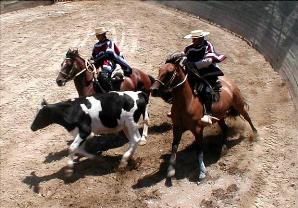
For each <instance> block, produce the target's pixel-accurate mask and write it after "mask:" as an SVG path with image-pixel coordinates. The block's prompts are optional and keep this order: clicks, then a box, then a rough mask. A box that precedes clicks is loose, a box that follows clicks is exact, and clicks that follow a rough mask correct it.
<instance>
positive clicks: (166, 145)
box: [0, 0, 298, 208]
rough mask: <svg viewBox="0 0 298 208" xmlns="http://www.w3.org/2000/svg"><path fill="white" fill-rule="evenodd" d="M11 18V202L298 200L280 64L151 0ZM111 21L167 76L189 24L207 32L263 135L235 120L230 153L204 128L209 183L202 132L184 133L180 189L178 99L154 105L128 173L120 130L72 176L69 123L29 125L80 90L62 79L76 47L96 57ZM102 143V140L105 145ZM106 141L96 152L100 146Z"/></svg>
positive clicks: (7, 107) (5, 125) (297, 149)
mask: <svg viewBox="0 0 298 208" xmlns="http://www.w3.org/2000/svg"><path fill="white" fill-rule="evenodd" d="M0 18H1V20H0V21H1V22H0V23H1V25H0V26H1V48H0V50H1V59H0V60H1V61H0V65H1V71H0V79H1V80H0V92H1V94H0V113H1V120H0V121H1V127H0V128H1V130H0V135H1V138H0V147H1V164H0V168H1V184H0V192H1V193H0V203H1V204H0V207H5V208H6V207H55V208H56V207H123V208H126V207H127V208H128V207H129V208H131V207H150V208H157V207H162V208H165V207H181V208H185V207H186V208H188V207H266V208H268V207H298V204H297V203H298V202H297V200H298V161H297V158H298V130H297V129H298V128H297V127H298V125H297V120H298V119H297V112H295V109H294V105H293V103H292V101H291V100H290V97H289V93H288V89H287V86H286V84H285V83H284V82H283V81H282V80H281V79H280V77H279V76H278V74H277V73H276V72H274V71H273V69H272V68H271V67H270V65H269V63H268V62H266V60H265V59H264V58H263V56H262V55H260V54H259V53H258V52H257V51H256V50H254V49H253V48H251V47H250V46H249V45H248V44H247V43H246V42H244V41H243V40H242V39H240V38H238V37H236V36H234V35H233V34H231V33H229V32H227V31H225V30H223V29H222V28H219V27H216V26H214V25H211V24H208V23H207V22H204V21H202V20H200V19H198V18H196V17H194V16H191V15H188V14H186V13H182V12H178V11H176V10H173V9H169V8H166V7H164V6H161V5H159V4H157V3H154V2H152V1H134V2H132V1H123V2H122V1H120V2H118V1H110V0H106V1H89V2H88V1H79V2H65V3H64V2H61V3H57V4H54V5H51V6H39V7H35V8H31V9H25V10H19V11H15V12H10V13H5V14H2V15H1V16H0ZM100 25H104V26H106V27H108V28H109V29H110V30H111V33H110V37H111V38H112V39H113V40H114V41H115V42H117V44H118V45H119V46H120V48H121V49H122V51H123V53H124V55H125V57H126V59H127V60H128V62H129V63H130V64H131V65H132V66H133V67H137V68H141V69H143V70H144V71H146V72H147V73H149V74H151V75H153V76H156V75H157V73H158V67H159V66H160V65H161V64H163V62H164V61H165V58H166V57H167V55H168V54H170V53H172V52H175V51H181V50H182V49H183V48H184V46H186V45H187V44H189V41H188V40H184V39H182V37H183V36H184V35H185V34H188V32H189V31H191V30H194V29H197V28H204V29H205V30H208V31H210V32H211V34H210V37H209V39H210V40H211V41H212V42H213V43H214V45H215V47H216V49H217V51H219V52H222V53H223V54H226V55H227V56H228V58H227V59H226V60H225V61H224V63H222V64H221V67H222V69H223V71H224V72H225V74H226V75H228V76H230V77H231V78H232V79H234V80H235V82H236V83H237V84H238V85H239V87H240V89H241V91H242V93H243V94H244V96H245V97H246V99H247V101H248V103H249V105H250V111H249V112H250V115H251V117H252V119H253V122H254V123H255V125H256V127H257V129H258V131H259V134H260V138H259V139H258V140H257V141H254V142H253V143H250V142H249V141H248V137H249V135H250V133H251V131H250V129H249V128H248V125H247V124H246V123H245V122H244V121H243V120H242V119H240V118H239V119H236V120H228V123H229V125H230V126H231V130H232V131H231V132H232V133H231V138H230V141H229V149H228V150H227V153H226V154H224V155H223V156H220V149H221V148H220V146H219V142H218V141H219V140H220V139H221V133H220V131H219V130H218V126H217V125H216V124H215V125H213V126H211V127H209V128H208V129H206V131H205V142H206V149H205V161H206V165H207V171H208V174H207V178H206V179H205V180H204V181H203V182H201V183H200V184H197V183H196V180H197V175H198V166H197V162H196V156H195V149H194V146H193V145H192V143H193V141H194V139H193V137H192V136H191V134H190V133H188V132H187V133H186V134H184V135H183V139H182V143H181V145H180V146H179V152H178V154H177V171H176V179H175V180H174V181H173V182H174V186H173V187H171V188H166V187H165V186H164V179H165V176H166V167H167V162H168V159H169V153H170V149H171V140H172V136H171V135H172V134H171V132H172V126H171V121H170V119H168V118H167V117H166V113H167V112H168V110H169V108H170V105H168V104H166V103H164V102H163V101H162V100H161V99H158V98H152V99H151V101H150V118H151V123H150V129H149V137H148V143H147V144H146V145H145V146H142V147H138V148H137V151H136V153H135V155H134V160H133V162H132V163H131V164H130V165H129V169H128V170H127V171H126V172H123V173H120V172H119V171H117V166H118V164H119V160H120V158H121V155H122V154H123V152H124V150H125V149H126V148H127V144H126V142H127V141H126V140H125V139H124V138H122V137H120V136H108V137H103V138H97V140H96V142H95V141H93V143H92V142H91V144H92V145H90V147H89V148H90V151H95V150H98V149H106V148H107V145H106V143H105V141H106V140H109V141H110V148H111V147H112V149H110V150H108V151H104V152H103V154H102V155H101V156H99V157H98V158H97V159H96V160H92V161H91V160H88V159H82V160H81V161H80V162H79V163H77V164H76V169H75V173H74V175H73V176H72V177H71V178H67V177H66V176H65V174H64V170H65V166H66V164H67V148H68V146H69V144H70V142H71V141H72V138H71V137H70V136H69V134H68V133H67V131H66V130H64V129H63V128H62V127H60V126H58V125H53V126H50V127H48V128H45V129H43V130H41V131H38V132H32V131H31V130H30V125H31V122H32V121H33V118H34V116H35V113H36V109H37V107H38V105H39V103H40V101H41V100H42V98H46V99H47V100H48V101H49V102H58V101H60V100H65V99H68V98H72V97H76V96H77V93H76V91H75V88H74V85H73V83H72V82H70V83H68V84H67V85H66V86H65V87H62V88H59V87H58V86H57V85H56V83H55V79H56V76H57V74H58V71H59V69H60V64H61V62H62V60H63V59H64V56H65V53H66V51H67V50H68V48H69V47H79V52H80V54H81V55H82V56H83V57H85V58H88V57H90V53H91V49H92V46H93V44H94V43H95V38H94V37H93V36H88V34H89V33H91V32H93V29H94V27H96V26H100ZM95 144H101V145H95ZM94 148H95V150H94Z"/></svg>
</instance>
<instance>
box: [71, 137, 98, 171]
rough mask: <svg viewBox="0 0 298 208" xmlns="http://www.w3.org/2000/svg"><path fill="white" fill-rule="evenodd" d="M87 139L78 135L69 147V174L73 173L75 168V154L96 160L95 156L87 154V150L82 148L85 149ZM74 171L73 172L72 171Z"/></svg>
mask: <svg viewBox="0 0 298 208" xmlns="http://www.w3.org/2000/svg"><path fill="white" fill-rule="evenodd" d="M85 141H86V139H84V138H81V137H80V134H77V136H76V137H75V139H74V141H73V142H72V144H71V145H70V147H69V160H68V167H69V169H70V171H69V173H71V172H73V167H74V160H75V154H76V153H80V154H82V155H84V156H86V157H88V158H90V159H92V158H94V157H95V156H94V155H92V154H89V153H87V152H86V151H85V150H82V149H81V147H80V146H82V147H84V146H85V145H84V143H85ZM71 170H72V171H71Z"/></svg>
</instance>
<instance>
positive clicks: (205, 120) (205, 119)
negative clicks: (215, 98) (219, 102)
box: [201, 115, 212, 124]
mask: <svg viewBox="0 0 298 208" xmlns="http://www.w3.org/2000/svg"><path fill="white" fill-rule="evenodd" d="M201 121H202V122H203V123H205V124H212V120H211V116H209V115H204V116H203V117H202V118H201Z"/></svg>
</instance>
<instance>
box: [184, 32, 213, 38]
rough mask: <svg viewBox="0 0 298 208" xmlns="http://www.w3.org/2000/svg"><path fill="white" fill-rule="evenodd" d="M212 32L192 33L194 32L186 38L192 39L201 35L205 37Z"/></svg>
mask: <svg viewBox="0 0 298 208" xmlns="http://www.w3.org/2000/svg"><path fill="white" fill-rule="evenodd" d="M209 34H210V32H202V34H201V35H192V34H188V35H186V36H184V38H185V39H191V38H201V37H205V36H207V35H209Z"/></svg>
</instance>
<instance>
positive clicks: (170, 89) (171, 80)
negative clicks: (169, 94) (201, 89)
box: [155, 58, 188, 91]
mask: <svg viewBox="0 0 298 208" xmlns="http://www.w3.org/2000/svg"><path fill="white" fill-rule="evenodd" d="M183 61H184V59H183V58H182V59H181V60H180V62H179V66H180V67H184V65H183V64H182V63H183ZM177 68H178V67H177V65H176V64H175V71H174V72H173V74H172V77H171V78H170V79H169V81H168V82H167V83H164V82H163V81H161V80H159V79H155V81H157V82H159V83H160V84H161V85H162V86H163V87H164V88H165V90H167V91H172V90H173V89H175V88H177V87H179V86H181V85H182V84H183V83H184V82H185V81H186V80H187V77H188V73H187V74H186V75H185V77H184V79H183V80H182V81H181V82H179V83H178V84H176V85H174V86H172V84H173V81H174V80H175V78H176V76H177V74H178V73H177Z"/></svg>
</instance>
